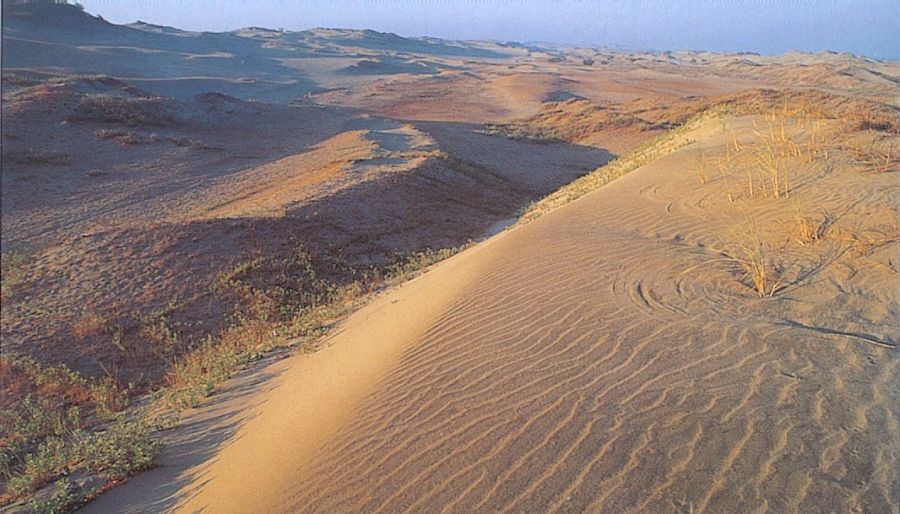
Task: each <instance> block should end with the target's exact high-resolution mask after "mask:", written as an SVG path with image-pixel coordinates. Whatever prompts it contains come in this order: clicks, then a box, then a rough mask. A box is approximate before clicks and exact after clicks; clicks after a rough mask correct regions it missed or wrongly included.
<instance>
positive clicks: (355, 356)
mask: <svg viewBox="0 0 900 514" xmlns="http://www.w3.org/2000/svg"><path fill="white" fill-rule="evenodd" d="M758 123H761V118H751V117H745V118H728V119H725V120H720V119H713V120H710V121H707V122H705V123H703V124H702V125H700V126H699V127H697V128H696V129H695V130H693V131H691V132H688V133H687V134H684V135H682V136H680V137H681V140H680V142H679V143H680V144H682V145H684V146H683V147H682V148H680V149H679V150H677V151H675V152H673V153H671V154H669V155H667V156H665V157H662V158H660V159H658V160H656V161H654V162H652V163H650V164H648V165H646V166H644V167H642V168H640V169H638V170H637V171H635V172H633V173H631V174H630V175H628V176H626V177H624V178H622V179H619V180H617V181H616V182H614V183H612V184H610V185H608V186H606V187H604V188H602V189H601V190H599V191H596V192H594V193H591V194H589V195H586V196H584V197H583V198H581V199H580V200H577V201H575V202H573V203H572V204H569V205H567V206H564V207H562V208H559V209H557V210H555V211H552V212H550V213H549V214H546V215H544V216H543V217H541V218H539V219H537V220H536V221H533V222H531V223H529V224H526V225H524V226H520V227H517V228H515V229H513V230H511V231H509V232H506V233H503V234H501V235H499V236H498V237H495V238H493V239H491V240H489V241H487V242H486V243H484V244H481V245H478V246H477V247H475V248H474V249H472V250H469V251H467V252H464V253H463V254H461V255H459V256H457V257H455V258H453V259H451V260H450V261H448V262H446V263H444V264H442V265H440V266H438V267H437V268H435V269H434V270H432V271H431V272H429V273H427V274H425V275H424V276H422V277H420V278H418V279H416V280H415V281H413V282H411V283H409V284H407V285H406V286H404V287H401V288H399V289H397V290H394V291H392V292H390V293H389V294H387V295H385V296H383V297H381V298H380V299H379V300H378V301H377V302H375V303H374V304H372V305H371V306H370V307H368V308H366V309H364V310H363V311H360V312H359V313H358V314H357V315H354V316H353V317H351V318H350V319H349V320H348V321H347V322H346V324H345V325H344V326H343V328H342V329H341V330H339V331H338V332H337V333H336V334H335V335H333V336H332V337H331V338H330V341H329V342H330V345H331V346H330V347H329V348H328V349H326V350H323V351H321V352H319V353H317V354H313V355H309V356H300V357H296V358H294V360H288V361H287V362H289V363H290V362H293V363H292V364H285V367H286V369H289V371H286V372H285V373H283V374H282V375H281V376H279V377H278V378H277V379H275V381H274V382H273V387H271V388H266V392H265V393H260V395H258V396H257V397H256V398H255V399H254V400H253V402H252V406H253V407H252V409H251V410H248V411H247V414H248V416H247V417H248V418H249V421H246V422H245V423H243V424H242V425H241V426H240V427H238V428H237V430H236V432H235V434H234V436H233V437H232V438H231V439H230V441H229V442H227V443H225V444H224V445H223V446H222V449H221V450H219V451H218V453H217V454H216V457H215V458H214V459H210V460H209V461H207V463H206V464H202V465H200V466H198V467H196V468H193V469H188V470H184V471H183V473H181V475H180V477H181V478H182V479H187V482H188V485H187V486H185V487H184V488H183V489H182V490H181V491H180V492H179V493H178V494H177V495H175V496H176V498H178V500H177V501H176V502H175V503H177V504H178V505H179V508H180V509H181V510H183V511H189V512H194V511H197V510H199V509H206V511H209V512H240V511H245V512H246V511H260V512H262V511H265V512H444V511H446V512H499V511H514V512H545V511H557V512H582V511H590V512H625V511H636V512H753V511H765V510H767V509H768V510H771V511H777V512H819V511H841V512H857V511H858V512H890V510H891V508H892V506H896V504H897V501H898V496H900V483H898V477H897V473H896V468H897V460H898V455H900V445H898V441H897V438H896V433H897V428H898V426H897V418H898V414H900V412H898V407H897V405H900V402H898V399H900V398H898V394H897V389H896V387H895V384H896V383H897V381H898V379H900V373H898V363H900V359H898V354H897V351H896V344H897V341H898V340H900V328H898V327H897V325H896V319H898V314H900V290H898V288H897V287H896V286H897V269H896V266H897V263H896V261H895V260H892V259H895V257H892V255H895V253H896V250H897V246H898V244H897V238H896V237H895V236H893V235H892V234H894V232H896V223H897V212H898V209H900V205H898V204H897V198H898V194H897V193H898V191H900V187H898V184H897V181H896V175H895V174H893V173H878V174H874V173H865V172H862V171H861V170H860V169H859V167H858V166H856V165H855V164H854V163H853V161H852V160H850V159H849V158H847V157H846V156H844V155H843V154H838V155H837V156H835V155H834V153H832V155H831V156H830V157H829V159H828V160H823V159H815V158H814V159H810V160H809V162H805V163H804V162H802V161H797V162H796V163H794V162H793V161H791V163H792V164H794V165H793V166H792V167H791V170H792V171H791V174H790V175H789V177H790V179H791V183H792V184H793V186H792V189H791V197H790V198H791V199H787V198H781V199H774V198H766V199H762V198H758V197H751V196H750V195H749V194H748V193H747V192H746V191H741V190H739V188H737V186H734V184H735V183H736V181H737V178H738V177H741V176H743V174H744V172H745V165H746V163H745V162H743V161H742V158H741V157H740V155H741V154H738V156H737V157H734V160H733V161H731V164H730V165H729V166H727V167H725V168H723V170H727V171H722V174H721V177H720V178H719V179H714V180H704V181H702V183H701V182H699V181H698V180H697V178H695V176H694V171H692V170H693V169H694V168H695V163H696V162H697V159H698V156H705V157H706V158H710V157H711V156H720V155H724V154H726V153H728V154H729V155H730V151H729V150H727V147H728V144H729V138H732V140H737V141H738V142H737V143H735V145H736V146H742V147H743V148H744V151H746V149H747V148H748V147H750V146H752V145H753V144H754V143H753V137H754V136H753V133H754V132H753V131H754V130H755V128H754V126H755V125H757V124H758ZM789 130H791V131H792V134H793V136H794V137H796V138H797V140H801V139H802V138H803V137H804V130H805V129H804V128H803V127H801V126H800V124H799V123H798V124H797V125H793V126H791V128H789ZM806 205H815V206H818V207H819V208H821V209H823V210H827V211H828V212H831V213H834V220H833V222H832V224H831V225H830V227H829V229H828V230H829V232H828V234H829V237H825V238H823V239H822V240H821V241H819V242H818V243H816V244H799V243H797V242H796V241H794V240H793V239H792V236H791V234H792V231H791V229H790V226H789V224H788V223H789V221H788V220H790V219H791V218H790V216H792V215H793V213H794V212H795V210H799V209H802V208H804V206H806ZM748 220H749V222H748ZM748 223H750V224H751V225H752V226H753V227H755V228H754V230H755V231H756V232H755V233H756V235H757V237H758V238H759V239H760V240H762V241H765V242H766V245H765V247H766V248H767V249H770V255H771V257H770V258H771V259H772V261H774V262H776V263H777V264H776V266H775V267H776V268H778V269H780V270H781V275H782V279H781V282H782V283H783V285H782V286H780V287H778V288H776V291H775V293H774V294H773V295H772V296H771V297H767V298H759V297H757V296H756V295H755V294H754V291H753V290H752V288H751V287H749V286H748V285H747V284H746V283H745V282H744V280H743V277H742V276H741V275H740V273H737V272H736V270H735V269H734V262H733V261H729V260H727V259H724V258H723V257H722V256H723V255H727V254H728V253H727V252H729V251H731V250H729V249H730V248H735V247H736V246H735V245H738V244H740V243H741V242H742V238H743V237H745V236H744V235H743V234H744V232H743V231H744V230H745V229H746V226H747V225H748ZM892 224H893V225H892ZM853 234H856V235H857V236H858V237H857V238H856V239H853V238H852V237H851V236H852V235H853ZM863 234H868V236H865V237H864V236H863ZM874 234H882V235H883V236H884V237H882V238H881V239H877V238H876V237H875V235H874ZM860 242H862V243H860ZM860 244H863V246H859V245H860ZM848 306H849V307H848ZM188 478H189V479H188ZM144 496H149V497H152V496H153V491H148V490H147V489H146V488H144V489H142V486H141V477H138V478H137V479H136V480H134V481H133V482H131V483H129V484H126V485H125V486H124V487H123V488H120V489H117V490H115V491H113V492H112V493H111V494H108V495H106V496H105V497H101V498H100V499H99V500H98V501H97V502H95V503H94V504H92V505H91V508H92V509H93V510H94V511H111V510H117V511H123V510H126V511H127V508H126V507H125V506H126V505H127V506H128V508H131V509H134V510H135V511H140V509H141V505H142V504H141V501H142V498H143V497H144Z"/></svg>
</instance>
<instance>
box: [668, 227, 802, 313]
mask: <svg viewBox="0 0 900 514" xmlns="http://www.w3.org/2000/svg"><path fill="white" fill-rule="evenodd" d="M716 252H717V253H718V254H719V257H717V258H714V259H709V260H706V261H703V262H701V263H700V264H697V265H694V266H691V267H690V268H688V269H686V270H684V271H683V272H682V273H683V274H684V273H692V272H695V271H696V270H697V269H699V268H701V267H704V266H706V265H707V264H711V263H714V262H723V263H726V264H729V265H731V266H733V267H734V272H735V274H736V275H737V276H738V281H739V282H740V283H741V284H743V285H745V286H747V287H748V288H749V289H750V290H752V291H753V292H754V293H755V294H756V296H758V297H759V298H768V297H772V296H775V295H776V294H777V293H778V292H779V291H780V290H781V289H782V287H783V285H784V282H785V278H786V276H785V275H786V272H785V270H784V268H783V267H782V266H781V265H779V264H778V263H777V259H776V256H775V254H774V253H773V251H772V248H771V247H770V245H768V244H766V243H765V242H764V241H763V239H762V237H761V236H760V234H759V231H758V230H757V227H756V224H755V223H753V222H752V220H751V222H750V224H749V227H748V230H747V231H746V232H745V233H743V234H741V235H740V237H739V241H738V242H736V243H733V244H730V245H727V246H726V247H724V248H722V249H718V250H716Z"/></svg>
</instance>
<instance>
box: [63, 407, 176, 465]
mask: <svg viewBox="0 0 900 514" xmlns="http://www.w3.org/2000/svg"><path fill="white" fill-rule="evenodd" d="M155 428H156V427H155V426H154V425H153V424H151V423H150V422H149V421H148V420H147V418H146V417H144V416H137V417H135V418H134V419H131V420H126V419H124V418H120V419H117V420H116V421H115V422H114V423H113V424H111V425H110V426H109V427H108V428H107V429H106V430H102V431H98V432H93V433H89V434H86V435H83V436H82V437H81V438H80V440H78V441H77V446H76V448H77V452H78V453H77V457H78V458H79V459H80V460H81V461H82V465H83V467H84V468H86V469H87V470H88V471H91V472H95V473H96V472H103V473H104V474H105V475H106V476H108V477H109V478H111V479H113V480H118V479H122V478H125V477H127V476H129V475H132V474H134V473H135V472H137V471H140V470H142V469H146V468H148V467H150V466H151V465H152V464H153V460H154V459H155V458H156V456H157V455H158V454H159V452H160V450H161V449H162V443H161V442H160V441H159V440H157V439H155V438H154V437H152V432H153V431H154V430H155Z"/></svg>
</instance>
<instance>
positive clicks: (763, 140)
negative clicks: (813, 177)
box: [751, 121, 796, 198]
mask: <svg viewBox="0 0 900 514" xmlns="http://www.w3.org/2000/svg"><path fill="white" fill-rule="evenodd" d="M784 130H785V129H784V123H783V122H782V124H781V125H780V128H778V127H776V125H775V124H774V122H772V121H769V122H768V128H767V129H766V130H763V131H759V130H754V134H756V136H757V137H758V138H759V142H758V143H757V144H756V145H754V147H753V148H752V155H753V162H754V165H755V171H756V173H757V174H758V176H759V180H758V181H757V185H758V188H755V189H753V190H752V191H751V197H755V196H756V195H757V194H761V195H762V197H763V198H770V197H771V198H784V197H787V196H789V187H788V182H787V177H786V176H785V164H784V159H785V157H786V156H788V155H796V150H795V149H794V147H793V144H792V142H791V141H790V139H788V138H787V137H786V136H785V131H784ZM751 186H752V182H751Z"/></svg>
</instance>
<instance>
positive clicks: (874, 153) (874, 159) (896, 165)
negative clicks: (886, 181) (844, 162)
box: [841, 133, 900, 173]
mask: <svg viewBox="0 0 900 514" xmlns="http://www.w3.org/2000/svg"><path fill="white" fill-rule="evenodd" d="M841 149H842V150H845V151H847V152H849V153H850V155H851V156H852V158H853V160H854V162H855V163H856V164H860V165H862V166H864V167H865V169H866V171H870V172H873V173H887V172H891V171H898V170H900V149H897V148H896V145H895V141H894V140H893V139H891V138H883V137H879V136H878V135H877V134H875V133H871V134H869V137H866V138H855V139H850V140H848V141H846V142H845V143H844V144H843V145H842V146H841Z"/></svg>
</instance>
